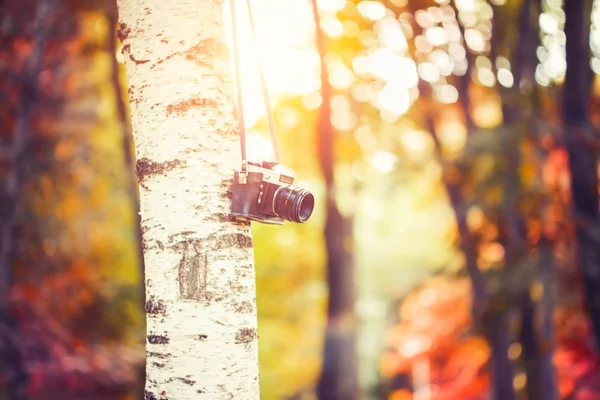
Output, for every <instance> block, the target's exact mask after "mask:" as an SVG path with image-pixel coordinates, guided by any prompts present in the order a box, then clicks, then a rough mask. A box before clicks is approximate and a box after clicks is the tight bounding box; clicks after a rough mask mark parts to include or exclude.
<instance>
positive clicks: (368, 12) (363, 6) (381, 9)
mask: <svg viewBox="0 0 600 400" xmlns="http://www.w3.org/2000/svg"><path fill="white" fill-rule="evenodd" d="M356 9H357V10H358V12H359V13H360V15H362V16H363V17H365V18H368V19H370V20H372V21H379V20H380V19H382V18H383V17H385V14H386V11H385V6H384V5H383V4H381V3H380V2H378V1H361V2H360V3H358V5H357V6H356Z"/></svg>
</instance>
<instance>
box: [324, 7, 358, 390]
mask: <svg viewBox="0 0 600 400" xmlns="http://www.w3.org/2000/svg"><path fill="white" fill-rule="evenodd" d="M312 5H313V12H314V18H315V29H316V46H317V50H318V51H319V55H320V60H321V96H322V104H321V107H320V113H319V126H318V148H319V160H320V164H321V169H322V171H323V177H324V180H325V186H326V199H325V229H324V236H325V246H326V252H327V286H328V288H329V303H328V307H327V330H326V333H325V343H324V350H323V366H322V370H321V376H320V377H319V382H318V385H317V396H318V398H319V399H320V400H352V399H358V398H360V388H359V384H358V379H357V368H356V350H355V341H356V339H355V336H356V319H355V316H354V291H355V287H354V286H355V285H354V260H353V255H352V249H351V244H352V220H351V219H350V218H348V217H346V216H344V215H342V214H341V213H340V210H339V209H338V207H337V204H336V199H335V178H334V175H335V174H334V169H335V155H334V147H335V141H334V136H335V133H334V128H333V126H332V125H331V105H330V103H331V96H332V87H331V85H330V83H329V75H328V73H327V68H326V65H325V61H324V55H325V51H326V50H325V49H326V46H325V36H324V33H323V31H322V29H321V27H320V18H319V9H318V6H317V2H316V0H312Z"/></svg>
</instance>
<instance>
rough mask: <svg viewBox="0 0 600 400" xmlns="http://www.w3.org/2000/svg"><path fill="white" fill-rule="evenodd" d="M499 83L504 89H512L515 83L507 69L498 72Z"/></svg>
mask: <svg viewBox="0 0 600 400" xmlns="http://www.w3.org/2000/svg"><path fill="white" fill-rule="evenodd" d="M498 82H499V83H500V84H501V85H502V86H504V87H507V88H510V87H512V86H513V84H514V82H515V80H514V77H513V74H512V72H510V70H508V69H506V68H500V69H499V70H498Z"/></svg>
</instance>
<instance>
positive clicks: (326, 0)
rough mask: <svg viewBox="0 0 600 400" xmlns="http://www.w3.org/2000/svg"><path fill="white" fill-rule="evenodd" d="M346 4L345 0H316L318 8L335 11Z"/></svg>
mask: <svg viewBox="0 0 600 400" xmlns="http://www.w3.org/2000/svg"><path fill="white" fill-rule="evenodd" d="M345 5H346V0H317V7H319V10H321V11H325V12H331V13H335V12H337V11H339V10H341V9H342V8H344V6H345Z"/></svg>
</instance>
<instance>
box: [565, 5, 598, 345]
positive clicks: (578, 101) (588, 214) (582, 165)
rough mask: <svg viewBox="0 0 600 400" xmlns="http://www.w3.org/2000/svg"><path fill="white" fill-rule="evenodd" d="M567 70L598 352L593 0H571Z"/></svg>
mask: <svg viewBox="0 0 600 400" xmlns="http://www.w3.org/2000/svg"><path fill="white" fill-rule="evenodd" d="M564 11H565V17H566V18H565V35H566V38H567V41H566V55H567V72H566V76H565V82H564V85H563V123H564V129H565V141H566V149H567V152H568V154H569V170H570V173H571V194H572V198H573V213H574V216H575V221H576V238H577V247H578V248H577V262H578V264H579V268H580V269H581V273H582V277H583V287H584V294H585V303H586V307H587V311H588V313H589V318H590V322H591V327H592V332H593V336H594V341H595V344H596V349H597V351H600V239H599V232H600V212H599V210H598V175H597V154H596V149H597V142H596V143H594V142H595V139H594V135H593V134H592V133H591V132H590V126H589V115H588V111H589V110H588V106H589V101H590V87H591V86H590V74H591V70H590V63H589V62H590V48H589V33H590V12H591V2H590V1H586V0H569V1H565V5H564Z"/></svg>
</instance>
